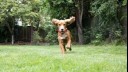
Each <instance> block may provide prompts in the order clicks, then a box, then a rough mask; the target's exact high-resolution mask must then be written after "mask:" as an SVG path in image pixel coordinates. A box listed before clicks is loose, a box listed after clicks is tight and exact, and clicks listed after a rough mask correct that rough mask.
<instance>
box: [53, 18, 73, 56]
mask: <svg viewBox="0 0 128 72" xmlns="http://www.w3.org/2000/svg"><path fill="white" fill-rule="evenodd" d="M74 21H75V17H74V16H72V17H70V18H69V19H65V20H58V19H52V23H53V24H54V25H56V26H57V27H58V41H59V46H60V48H61V52H62V54H64V53H65V51H66V48H68V49H69V50H70V51H71V34H70V31H69V30H68V29H67V25H70V24H72V23H73V22H74Z"/></svg>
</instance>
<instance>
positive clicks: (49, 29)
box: [42, 17, 58, 44]
mask: <svg viewBox="0 0 128 72" xmlns="http://www.w3.org/2000/svg"><path fill="white" fill-rule="evenodd" d="M42 28H43V29H44V30H45V31H46V33H47V35H46V37H45V41H46V42H49V43H51V44H56V43H57V42H58V41H57V32H56V29H57V28H56V27H55V26H54V25H53V24H52V23H51V20H50V17H46V18H45V22H44V23H43V25H42Z"/></svg>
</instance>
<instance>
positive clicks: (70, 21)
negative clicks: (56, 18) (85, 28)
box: [64, 16, 75, 25]
mask: <svg viewBox="0 0 128 72" xmlns="http://www.w3.org/2000/svg"><path fill="white" fill-rule="evenodd" d="M64 21H65V22H66V23H67V24H68V25H69V24H72V23H73V22H74V21H75V17H74V16H72V17H70V18H69V19H65V20H64Z"/></svg>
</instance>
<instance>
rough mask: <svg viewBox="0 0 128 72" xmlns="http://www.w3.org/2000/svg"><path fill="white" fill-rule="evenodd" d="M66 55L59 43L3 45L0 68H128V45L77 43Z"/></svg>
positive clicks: (41, 71) (80, 71)
mask: <svg viewBox="0 0 128 72" xmlns="http://www.w3.org/2000/svg"><path fill="white" fill-rule="evenodd" d="M72 48H73V50H72V51H71V52H70V51H67V53H66V54H65V55H62V54H61V53H60V48H59V46H58V45H51V46H42V45H40V46H31V45H0V72H126V71H127V47H126V46H115V45H104V46H94V45H74V46H72Z"/></svg>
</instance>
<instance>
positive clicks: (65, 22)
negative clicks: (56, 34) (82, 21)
mask: <svg viewBox="0 0 128 72" xmlns="http://www.w3.org/2000/svg"><path fill="white" fill-rule="evenodd" d="M74 21H75V17H73V16H72V17H70V18H69V19H65V20H58V19H52V23H53V24H54V25H56V26H58V30H59V31H60V32H64V31H65V30H67V28H66V27H67V25H70V24H72V23H73V22H74Z"/></svg>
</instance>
